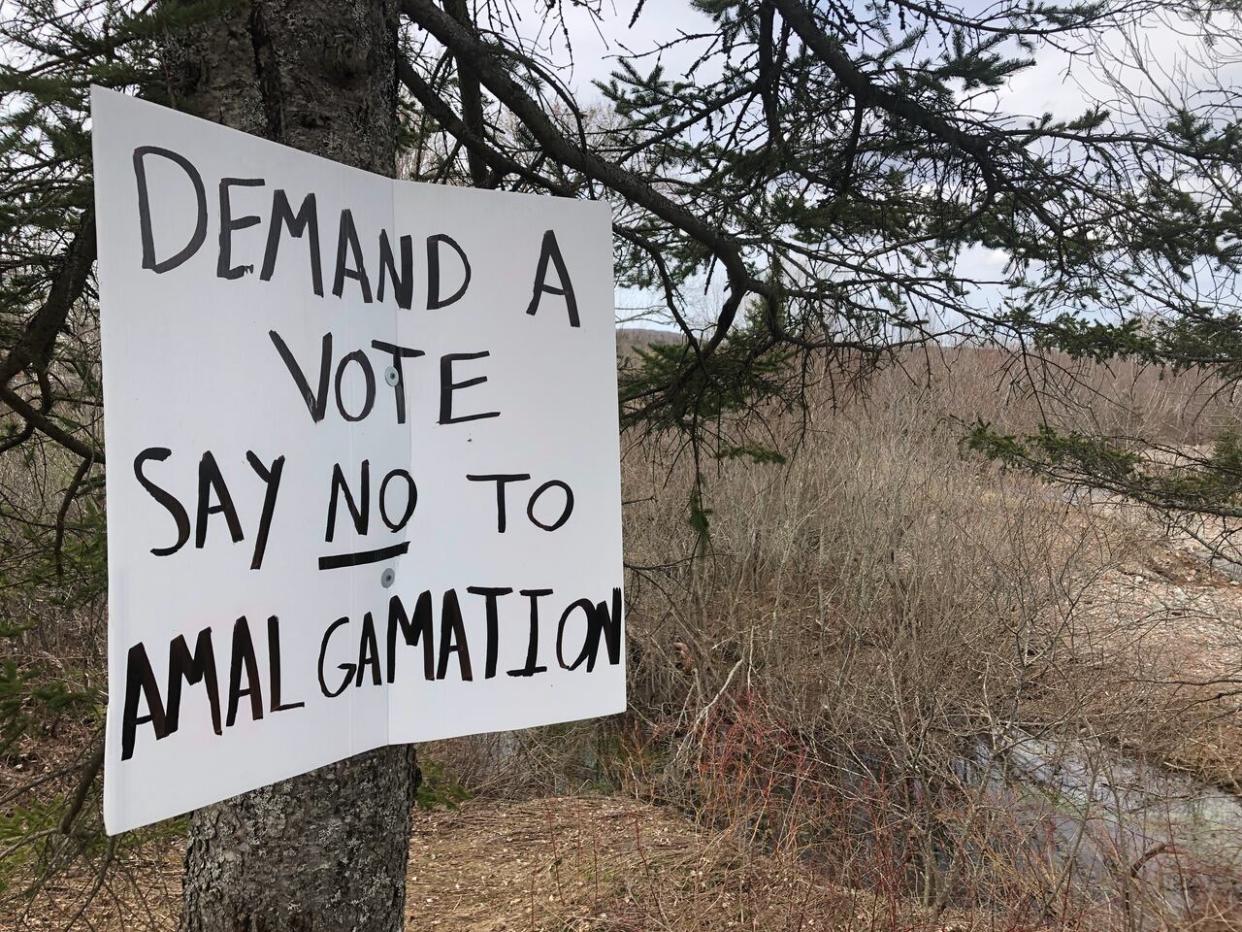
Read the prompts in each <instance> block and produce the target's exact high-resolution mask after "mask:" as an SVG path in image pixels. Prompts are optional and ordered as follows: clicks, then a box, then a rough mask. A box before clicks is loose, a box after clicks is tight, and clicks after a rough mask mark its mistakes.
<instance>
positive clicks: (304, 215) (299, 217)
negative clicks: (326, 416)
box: [259, 188, 323, 420]
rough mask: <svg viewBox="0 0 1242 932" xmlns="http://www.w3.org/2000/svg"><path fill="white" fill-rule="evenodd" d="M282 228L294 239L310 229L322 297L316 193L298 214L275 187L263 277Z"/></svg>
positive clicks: (314, 281)
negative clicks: (286, 229)
mask: <svg viewBox="0 0 1242 932" xmlns="http://www.w3.org/2000/svg"><path fill="white" fill-rule="evenodd" d="M282 228H288V230H289V235H290V236H292V237H293V238H294V239H301V238H302V233H303V231H305V230H309V231H310V236H308V237H307V244H306V245H307V248H308V249H309V250H310V267H311V286H312V287H313V288H314V289H315V294H317V295H319V297H321V298H322V297H323V268H322V266H321V264H320V257H319V214H318V213H317V212H316V209H315V195H313V194H308V195H306V197H305V198H303V199H302V206H301V207H299V208H298V212H297V213H296V214H295V213H294V212H293V211H292V209H290V207H289V197H288V196H287V195H286V194H285V191H284V188H277V189H276V193H275V194H274V195H273V196H272V219H271V222H270V225H269V226H268V228H267V248H266V249H264V250H263V268H262V269H260V270H259V279H260V280H261V281H265V282H268V281H271V280H272V273H273V272H274V271H276V253H277V250H279V249H280V231H281V229H282ZM316 420H318V419H317V418H316Z"/></svg>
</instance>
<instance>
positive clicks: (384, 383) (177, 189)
mask: <svg viewBox="0 0 1242 932" xmlns="http://www.w3.org/2000/svg"><path fill="white" fill-rule="evenodd" d="M92 103H93V125H94V133H95V137H94V147H95V166H96V199H97V208H96V209H97V217H98V222H99V223H100V225H101V229H107V230H108V231H109V235H108V236H106V237H101V240H100V271H99V275H100V289H101V307H102V311H101V317H102V342H103V355H104V395H105V402H106V404H107V416H108V430H107V434H106V444H107V452H108V456H109V462H110V464H111V465H112V469H110V470H109V472H108V476H107V482H108V523H109V579H110V587H109V615H110V617H109V626H110V627H109V683H110V692H109V705H108V729H107V741H106V753H105V761H106V769H105V805H104V809H105V821H106V825H107V827H108V830H109V831H110V832H114V833H115V832H117V831H123V830H125V829H128V828H133V827H136V826H139V825H143V824H147V823H149V822H152V821H155V820H157V819H160V818H165V817H167V816H171V815H176V814H179V813H182V812H185V811H188V810H190V809H193V808H196V807H198V806H202V805H205V804H207V803H210V802H215V801H217V800H219V799H223V798H226V797H228V796H230V795H233V794H236V793H239V792H243V791H245V790H248V789H253V788H255V787H257V786H261V785H264V784H266V783H270V782H273V781H275V780H279V779H283V778H285V777H289V776H293V775H295V774H297V773H302V772H305V771H307V770H310V769H313V768H315V767H318V766H321V765H323V764H326V763H330V762H332V761H334V760H339V759H341V758H344V757H348V756H350V755H352V754H356V753H360V752H362V751H365V750H369V749H371V748H374V747H378V746H381V745H383V744H388V743H400V742H408V741H421V740H429V739H433V738H442V737H449V736H453V735H463V734H472V733H476V732H481V731H497V730H506V729H512V728H522V727H528V726H532V725H539V724H548V723H553V722H561V721H568V720H573V719H578V718H586V717H591V716H596V715H605V714H611V713H614V712H619V711H621V710H623V709H624V706H625V650H624V619H623V599H622V593H621V583H622V569H621V567H622V562H621V508H620V475H619V449H618V435H617V404H616V366H615V361H616V360H615V352H616V350H615V333H614V323H613V308H612V268H611V229H610V221H609V217H608V211H607V208H606V207H605V206H604V205H602V204H598V203H592V202H580V201H572V200H565V199H558V198H548V197H537V196H531V195H515V194H506V193H501V192H493V191H478V190H474V189H455V188H449V187H446V186H432V185H422V184H415V183H411V182H399V181H393V180H392V179H388V178H383V177H380V176H376V175H371V174H368V173H366V172H362V171H359V170H357V169H353V168H349V167H347V166H343V165H338V164H335V163H332V162H329V161H326V160H324V159H320V158H317V157H314V156H311V155H307V154H305V153H299V152H295V151H293V150H290V149H287V148H285V147H282V146H279V145H276V144H274V143H271V142H267V141H265V140H261V139H257V138H254V137H250V136H247V135H245V134H242V133H238V132H235V131H232V130H229V129H225V128H222V127H219V126H216V125H214V124H211V123H207V122H204V121H201V120H197V119H194V118H192V117H189V116H185V115H182V114H177V113H174V112H171V111H168V110H165V109H163V108H160V107H157V106H154V105H152V104H148V103H144V102H141V101H136V100H134V99H132V98H129V97H126V96H124V95H119V94H115V93H113V92H108V91H102V90H98V89H96V90H95V92H94V96H93V101H92ZM170 386H173V387H172V388H170Z"/></svg>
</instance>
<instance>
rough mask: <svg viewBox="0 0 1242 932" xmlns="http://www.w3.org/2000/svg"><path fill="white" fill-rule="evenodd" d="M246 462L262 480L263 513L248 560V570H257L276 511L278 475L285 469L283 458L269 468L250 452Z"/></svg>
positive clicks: (274, 461) (261, 561) (260, 516)
mask: <svg viewBox="0 0 1242 932" xmlns="http://www.w3.org/2000/svg"><path fill="white" fill-rule="evenodd" d="M246 462H248V463H249V464H250V468H251V469H253V470H254V471H255V474H256V475H258V477H259V478H260V479H262V480H263V485H264V492H263V511H262V513H261V514H260V515H259V533H258V535H256V537H255V539H254V555H253V556H252V557H251V558H250V568H251V569H252V570H257V569H258V568H259V567H261V566H262V565H263V554H264V552H265V551H266V550H267V535H268V533H269V532H270V531H271V529H272V512H274V511H275V510H276V495H277V493H278V492H279V491H280V475H281V473H282V472H284V469H285V458H284V457H283V456H278V457H276V459H274V460H272V465H271V466H264V465H263V462H262V461H261V460H260V459H259V458H258V457H257V456H255V455H254V453H253V452H251V451H250V450H247V451H246Z"/></svg>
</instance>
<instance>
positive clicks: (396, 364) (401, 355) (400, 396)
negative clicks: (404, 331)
mask: <svg viewBox="0 0 1242 932" xmlns="http://www.w3.org/2000/svg"><path fill="white" fill-rule="evenodd" d="M371 347H372V348H373V349H377V350H382V351H383V352H385V353H391V354H392V367H393V369H395V370H396V372H397V383H396V384H395V385H393V387H392V393H393V399H394V400H395V401H396V403H397V423H398V424H404V423H405V370H404V369H402V367H401V360H402V359H417V358H418V357H419V356H423V355H425V354H424V353H423V351H422V350H420V349H412V348H411V347H408V346H397V345H396V344H395V343H385V342H384V341H383V340H372V341H371Z"/></svg>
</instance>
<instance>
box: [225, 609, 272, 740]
mask: <svg viewBox="0 0 1242 932" xmlns="http://www.w3.org/2000/svg"><path fill="white" fill-rule="evenodd" d="M243 668H244V669H245V673H246V688H245V689H242V688H241V677H242V670H243ZM242 696H249V697H250V717H251V718H252V719H253V720H254V721H258V720H259V719H261V718H262V717H263V684H262V683H261V682H260V681H259V661H258V660H257V659H255V656H254V641H252V640H251V639H250V623H249V622H248V621H246V616H245V615H242V616H241V617H240V618H238V619H237V621H236V622H234V623H233V656H232V659H231V660H230V662H229V714H228V717H227V718H226V719H225V722H224V723H225V724H226V725H228V726H229V727H230V728H231V727H232V726H233V723H234V722H236V721H237V706H238V705H239V704H240V703H241V698H242Z"/></svg>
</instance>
